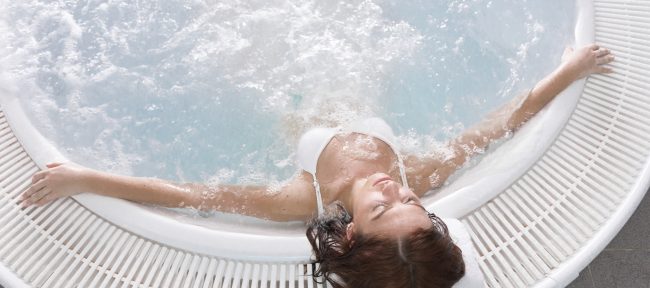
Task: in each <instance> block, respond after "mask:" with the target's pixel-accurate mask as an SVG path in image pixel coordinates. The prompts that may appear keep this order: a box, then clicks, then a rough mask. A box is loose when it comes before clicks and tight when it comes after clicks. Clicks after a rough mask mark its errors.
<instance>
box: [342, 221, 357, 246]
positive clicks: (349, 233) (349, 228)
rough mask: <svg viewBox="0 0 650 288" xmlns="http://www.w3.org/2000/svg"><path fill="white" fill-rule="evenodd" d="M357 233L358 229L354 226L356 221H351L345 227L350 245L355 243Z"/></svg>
mask: <svg viewBox="0 0 650 288" xmlns="http://www.w3.org/2000/svg"><path fill="white" fill-rule="evenodd" d="M355 233H357V230H356V228H355V227H354V222H350V224H348V226H347V227H346V228H345V238H346V239H348V243H349V245H350V246H352V244H354V234H355Z"/></svg>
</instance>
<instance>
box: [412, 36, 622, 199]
mask: <svg viewBox="0 0 650 288" xmlns="http://www.w3.org/2000/svg"><path fill="white" fill-rule="evenodd" d="M562 58H563V59H562V63H561V64H560V66H558V68H556V69H555V70H554V71H553V72H551V73H550V74H549V75H547V76H546V77H545V78H544V79H542V80H541V81H539V82H538V83H537V84H536V85H535V86H534V88H533V89H531V90H530V92H529V93H528V94H527V95H522V96H520V97H517V98H515V99H513V100H512V101H510V102H509V103H506V104H505V105H504V106H503V107H501V108H499V109H497V110H496V111H494V112H492V113H491V114H489V115H488V117H486V119H484V120H483V121H481V122H480V123H479V124H477V125H476V126H473V127H471V128H469V129H467V130H465V131H464V132H463V133H461V135H460V136H458V137H457V138H455V139H453V140H452V141H451V142H450V143H449V147H450V148H451V150H452V152H453V153H451V155H450V157H446V158H442V157H430V158H426V159H425V158H418V157H410V160H409V159H408V158H407V162H411V163H410V165H411V166H412V167H414V169H412V171H414V173H413V176H412V177H413V178H415V179H413V181H414V182H415V183H419V184H420V187H419V188H420V189H419V191H417V190H418V189H416V192H420V194H424V193H425V192H426V191H428V190H430V189H431V188H436V187H439V186H441V185H442V184H444V182H445V181H446V179H447V178H448V177H449V176H450V175H451V174H452V173H453V172H455V171H456V170H457V169H458V168H459V167H461V166H463V164H464V163H465V162H467V160H469V159H470V158H471V157H472V156H474V155H475V154H477V153H479V152H480V151H483V150H484V149H485V148H486V147H487V146H488V145H489V144H490V143H491V142H492V141H494V140H497V139H499V138H501V137H503V136H504V135H506V133H509V132H514V131H516V130H517V129H518V128H520V127H521V126H522V125H523V124H524V123H526V121H528V120H529V119H530V118H532V117H533V116H534V115H535V114H537V112H539V111H540V110H542V108H544V106H546V104H548V103H549V102H551V100H553V98H555V96H557V95H558V94H559V93H560V92H562V91H563V90H564V89H566V88H567V87H568V86H569V85H570V84H571V83H573V82H574V81H575V80H578V79H580V78H584V77H586V76H588V75H590V74H592V73H609V72H612V71H611V69H610V68H607V67H604V66H602V65H604V64H607V63H609V62H611V61H613V60H614V56H612V55H611V54H610V51H609V50H608V49H605V48H602V47H599V46H598V45H595V44H593V45H589V46H586V47H583V48H581V49H579V50H577V51H573V50H572V49H570V48H568V49H567V50H566V51H565V53H564V55H563V57H562Z"/></svg>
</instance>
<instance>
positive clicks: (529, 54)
mask: <svg viewBox="0 0 650 288" xmlns="http://www.w3.org/2000/svg"><path fill="white" fill-rule="evenodd" d="M542 2H543V3H542ZM570 2H571V1H563V0H552V1H514V0H507V1H487V0H452V1H392V0H376V1H370V0H355V1H345V2H335V1H316V0H300V1H298V0H272V1H254V0H250V1H244V0H231V1H218V2H214V1H205V2H204V1H190V0H177V1H153V0H140V1H110V2H104V3H99V4H98V3H95V2H84V1H80V2H69V1H62V0H61V1H37V0H26V1H3V3H2V5H1V7H2V8H0V13H1V15H2V16H1V19H2V21H1V22H0V31H2V33H3V35H4V37H3V38H4V39H3V40H0V41H4V45H2V46H0V49H2V54H1V55H3V58H1V59H0V66H1V67H2V68H1V69H3V71H2V75H3V76H2V77H3V80H4V81H3V82H8V83H11V85H14V86H15V88H16V89H17V91H21V93H22V94H21V95H20V97H21V103H22V105H23V106H24V108H25V109H26V110H27V111H28V112H29V114H30V117H32V120H33V122H34V123H35V125H36V126H37V128H38V129H39V130H40V132H41V133H42V134H44V135H45V136H46V137H47V138H48V139H50V140H51V141H52V142H53V143H54V144H55V145H56V146H57V147H59V149H60V150H61V151H62V152H63V153H64V154H66V155H67V156H68V157H69V158H70V159H71V160H73V161H76V162H80V163H82V164H85V165H88V166H91V167H95V168H99V169H104V170H109V171H113V172H118V173H125V174H132V175H140V176H156V177H161V178H168V179H172V180H176V181H203V182H208V184H209V185H216V186H218V185H219V184H221V183H264V184H269V183H270V184H271V186H272V187H279V186H281V185H282V183H283V181H285V179H287V178H289V177H290V176H291V175H294V173H295V171H296V170H297V167H296V166H295V164H294V159H293V157H294V155H293V153H292V152H293V151H294V150H295V144H296V141H297V139H298V138H299V136H300V135H301V134H302V133H303V132H304V131H305V130H307V129H309V128H310V127H313V126H336V125H340V124H344V123H346V122H349V121H351V120H354V119H358V118H363V117H369V116H380V117H383V118H385V119H386V120H387V122H389V123H390V124H391V125H393V126H394V128H395V130H396V134H398V135H400V137H399V141H400V142H401V143H399V144H400V145H401V146H402V147H403V148H404V150H405V151H409V152H413V153H418V154H432V153H449V152H448V151H447V152H445V151H444V150H441V149H440V148H441V147H444V145H443V143H442V142H444V141H446V140H447V139H449V138H450V137H452V136H453V135H456V134H457V133H458V132H459V131H462V130H463V129H464V128H465V127H467V126H470V125H472V124H473V123H476V122H477V121H478V120H479V119H481V118H482V117H483V116H484V115H485V114H486V113H487V112H489V111H490V110H492V109H494V108H495V107H497V106H499V105H501V104H503V103H504V102H505V101H507V100H508V99H510V98H512V97H513V96H514V95H515V94H516V93H517V91H524V90H525V89H526V88H530V87H531V85H532V84H533V83H534V81H535V80H538V79H539V78H540V77H541V76H542V75H543V74H544V73H547V72H548V71H549V70H550V69H551V68H552V66H553V65H554V63H557V61H559V53H560V51H561V50H562V49H563V46H564V45H566V44H570V42H569V40H568V39H570V38H571V27H572V25H573V3H570ZM558 11H561V12H558ZM556 59H557V61H555V60H556ZM360 145H363V143H361V144H360ZM365 156H368V157H370V156H372V155H365ZM432 181H435V179H432ZM207 197H209V195H207Z"/></svg>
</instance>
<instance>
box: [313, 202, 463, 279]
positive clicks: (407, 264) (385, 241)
mask: <svg viewBox="0 0 650 288" xmlns="http://www.w3.org/2000/svg"><path fill="white" fill-rule="evenodd" d="M429 218H430V219H431V222H432V223H433V225H432V226H431V228H428V229H422V228H420V229H417V230H415V231H413V232H411V233H410V234H409V235H408V236H406V237H403V238H401V239H397V238H388V237H377V236H367V235H355V237H354V239H353V241H352V242H350V241H349V240H348V239H347V237H346V228H347V225H348V224H349V223H351V222H352V217H351V215H350V214H349V213H348V212H347V211H346V210H345V208H344V207H343V205H342V204H341V203H339V202H334V203H332V204H330V205H329V206H328V207H327V209H326V210H325V212H324V213H323V214H322V215H319V216H317V217H315V218H314V219H312V220H311V221H310V222H309V225H308V228H307V238H308V239H309V243H310V244H311V246H312V248H313V250H314V257H315V260H314V262H313V265H314V266H316V267H315V269H314V274H313V275H312V276H313V277H314V279H315V280H316V281H318V282H319V283H322V282H329V283H330V284H331V285H332V286H333V287H334V288H365V287H373V288H378V287H391V288H400V287H405V288H415V287H427V288H435V287H440V288H442V287H451V286H452V285H453V284H454V283H456V282H458V280H460V278H462V277H463V275H465V263H464V262H463V256H462V251H461V250H460V248H458V246H456V245H455V244H454V243H453V241H452V240H451V237H450V236H449V231H448V230H447V225H445V223H444V222H442V220H441V219H440V218H438V217H437V216H436V215H434V214H433V213H429Z"/></svg>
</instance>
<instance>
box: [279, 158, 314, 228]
mask: <svg viewBox="0 0 650 288" xmlns="http://www.w3.org/2000/svg"><path fill="white" fill-rule="evenodd" d="M312 181H313V180H312V176H311V174H309V172H307V171H304V170H301V171H300V172H298V173H296V175H294V177H293V178H291V180H289V181H288V182H287V183H286V184H285V185H284V186H283V187H282V188H281V190H282V193H280V195H281V197H283V198H284V199H282V202H283V203H284V204H285V206H289V207H292V209H291V210H293V213H296V214H299V215H303V217H304V219H309V218H310V217H311V216H312V215H313V214H314V213H315V211H316V207H317V204H316V191H315V190H314V186H313V184H312Z"/></svg>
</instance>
